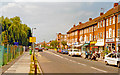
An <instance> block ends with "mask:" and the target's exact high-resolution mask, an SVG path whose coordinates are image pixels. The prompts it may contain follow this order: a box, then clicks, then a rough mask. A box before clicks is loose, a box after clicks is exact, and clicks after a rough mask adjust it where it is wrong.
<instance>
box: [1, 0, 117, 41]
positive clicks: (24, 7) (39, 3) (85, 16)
mask: <svg viewBox="0 0 120 75" xmlns="http://www.w3.org/2000/svg"><path fill="white" fill-rule="evenodd" d="M108 1H109V2H108ZM114 2H115V0H103V1H102V0H97V1H95V0H84V2H83V1H82V0H74V1H73V0H1V2H0V16H5V17H9V18H12V17H14V16H19V17H20V18H21V20H22V23H23V24H27V25H28V26H29V27H30V28H36V29H35V30H34V31H33V34H34V36H35V37H36V38H37V43H38V42H42V41H43V40H45V41H47V42H48V41H50V40H54V39H56V34H57V33H59V32H61V33H63V34H66V32H67V31H68V30H69V29H70V28H71V27H73V25H74V24H75V25H78V23H79V22H82V23H84V22H86V21H88V20H89V18H95V17H98V16H99V15H100V12H101V11H102V10H101V8H104V12H106V11H108V10H109V9H111V8H112V7H113V5H114ZM116 2H118V0H116Z"/></svg>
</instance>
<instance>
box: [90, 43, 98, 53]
mask: <svg viewBox="0 0 120 75" xmlns="http://www.w3.org/2000/svg"><path fill="white" fill-rule="evenodd" d="M96 43H97V41H91V42H90V51H92V52H93V53H94V52H96V51H98V47H96V46H95V44H96Z"/></svg>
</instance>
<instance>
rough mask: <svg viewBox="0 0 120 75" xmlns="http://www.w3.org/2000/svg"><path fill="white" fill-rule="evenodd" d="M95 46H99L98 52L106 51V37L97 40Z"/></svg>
mask: <svg viewBox="0 0 120 75" xmlns="http://www.w3.org/2000/svg"><path fill="white" fill-rule="evenodd" d="M95 46H96V47H97V48H98V52H99V53H101V52H103V51H104V39H100V40H97V43H96V44H95Z"/></svg>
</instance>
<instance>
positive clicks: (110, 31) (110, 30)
mask: <svg viewBox="0 0 120 75" xmlns="http://www.w3.org/2000/svg"><path fill="white" fill-rule="evenodd" d="M111 37H112V29H111V28H110V29H109V38H111Z"/></svg>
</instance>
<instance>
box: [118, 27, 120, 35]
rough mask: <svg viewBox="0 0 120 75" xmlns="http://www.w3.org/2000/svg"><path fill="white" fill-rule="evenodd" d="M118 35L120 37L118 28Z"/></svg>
mask: <svg viewBox="0 0 120 75" xmlns="http://www.w3.org/2000/svg"><path fill="white" fill-rule="evenodd" d="M118 37H120V29H118Z"/></svg>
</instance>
